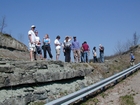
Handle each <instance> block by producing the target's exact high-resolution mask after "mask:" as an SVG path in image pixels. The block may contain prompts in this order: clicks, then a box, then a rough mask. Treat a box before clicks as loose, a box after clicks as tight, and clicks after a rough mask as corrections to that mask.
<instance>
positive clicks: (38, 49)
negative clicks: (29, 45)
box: [36, 46, 42, 54]
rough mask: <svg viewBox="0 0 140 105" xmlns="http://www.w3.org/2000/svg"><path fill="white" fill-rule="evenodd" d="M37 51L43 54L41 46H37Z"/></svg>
mask: <svg viewBox="0 0 140 105" xmlns="http://www.w3.org/2000/svg"><path fill="white" fill-rule="evenodd" d="M36 51H37V53H38V54H42V51H41V48H40V46H36Z"/></svg>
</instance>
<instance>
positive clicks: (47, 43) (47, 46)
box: [42, 34, 53, 59]
mask: <svg viewBox="0 0 140 105" xmlns="http://www.w3.org/2000/svg"><path fill="white" fill-rule="evenodd" d="M50 43H51V40H50V39H49V35H48V34H46V35H45V37H44V38H43V47H42V48H43V52H44V58H45V59H46V58H47V54H46V51H47V52H48V54H49V57H50V58H51V59H52V58H53V56H52V53H51V47H50Z"/></svg>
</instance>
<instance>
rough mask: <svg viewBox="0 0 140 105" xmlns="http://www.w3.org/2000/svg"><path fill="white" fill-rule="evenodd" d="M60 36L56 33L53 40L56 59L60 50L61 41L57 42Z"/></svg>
mask: <svg viewBox="0 0 140 105" xmlns="http://www.w3.org/2000/svg"><path fill="white" fill-rule="evenodd" d="M59 40H60V36H59V35H58V36H57V37H56V39H55V41H54V44H55V50H56V60H59V56H60V50H61V43H60V42H59Z"/></svg>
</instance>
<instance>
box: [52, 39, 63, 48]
mask: <svg viewBox="0 0 140 105" xmlns="http://www.w3.org/2000/svg"><path fill="white" fill-rule="evenodd" d="M54 44H55V46H56V49H60V48H61V46H60V42H59V40H58V39H55V40H54ZM56 44H59V45H56Z"/></svg>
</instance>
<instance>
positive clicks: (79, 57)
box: [28, 25, 104, 63]
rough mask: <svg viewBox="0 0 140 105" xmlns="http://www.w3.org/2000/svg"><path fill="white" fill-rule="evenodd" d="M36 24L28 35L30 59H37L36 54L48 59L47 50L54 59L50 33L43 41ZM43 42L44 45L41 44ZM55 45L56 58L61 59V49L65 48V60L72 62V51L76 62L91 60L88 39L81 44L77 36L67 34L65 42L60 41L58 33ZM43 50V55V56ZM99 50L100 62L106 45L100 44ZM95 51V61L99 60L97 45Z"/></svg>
mask: <svg viewBox="0 0 140 105" xmlns="http://www.w3.org/2000/svg"><path fill="white" fill-rule="evenodd" d="M35 28H36V26H35V25H32V26H31V29H30V30H29V31H28V37H29V50H30V60H31V61H33V60H37V57H36V55H37V54H38V55H40V58H41V59H42V60H43V59H46V58H47V52H48V54H49V57H50V58H51V59H53V55H52V53H51V46H50V43H51V40H50V38H49V35H48V34H46V35H45V37H44V38H43V40H42V42H41V40H40V38H39V36H38V31H37V30H35ZM41 43H43V45H41ZM54 45H55V51H56V60H59V57H60V53H61V49H63V53H64V56H65V62H71V51H72V52H73V56H74V62H84V63H86V62H87V63H88V62H89V53H90V48H89V45H88V44H87V42H86V41H84V42H83V43H82V45H80V43H79V42H78V41H77V38H76V36H74V37H73V41H72V37H70V36H66V37H65V40H64V41H63V43H60V36H59V35H58V36H57V37H56V39H55V40H54ZM42 50H43V55H44V56H42ZM99 52H100V62H104V47H103V46H102V45H101V44H100V45H99ZM92 53H93V62H98V60H97V51H96V47H93V50H92Z"/></svg>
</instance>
